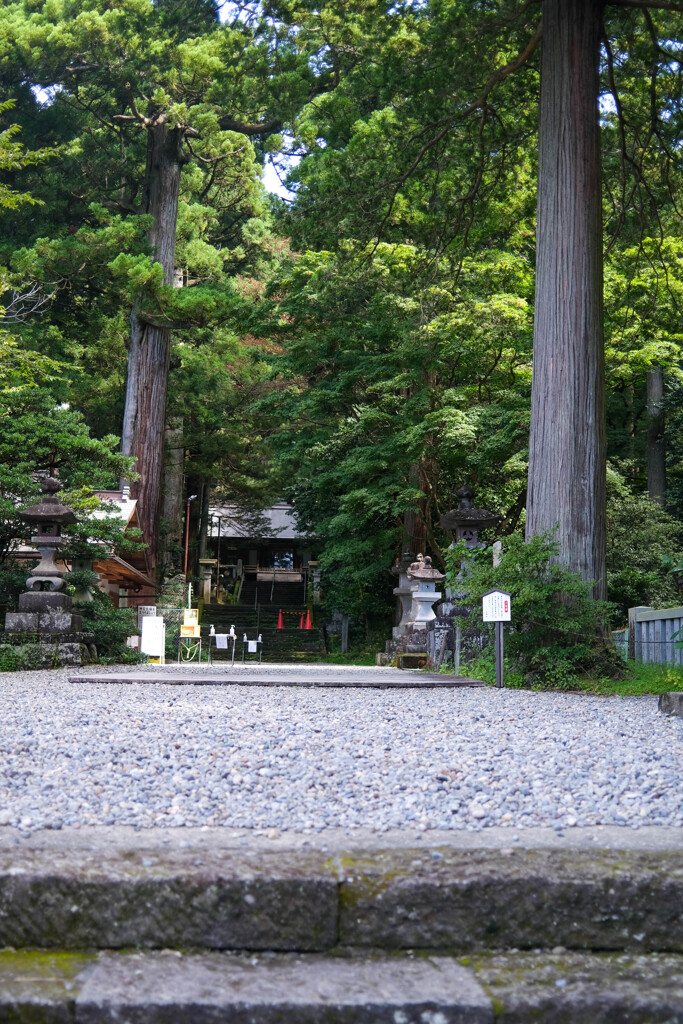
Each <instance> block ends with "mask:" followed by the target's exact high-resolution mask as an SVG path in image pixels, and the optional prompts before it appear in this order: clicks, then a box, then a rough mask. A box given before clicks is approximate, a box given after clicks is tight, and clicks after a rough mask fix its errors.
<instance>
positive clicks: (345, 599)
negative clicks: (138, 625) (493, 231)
mask: <svg viewBox="0 0 683 1024" xmlns="http://www.w3.org/2000/svg"><path fill="white" fill-rule="evenodd" d="M424 264H425V253H424V252H423V251H421V250H419V249H417V248H416V247H414V246H410V245H405V244H401V245H398V244H397V245H389V244H386V243H381V244H379V245H378V246H377V247H375V248H371V247H368V248H367V250H364V252H363V254H362V257H361V258H355V257H352V255H351V253H350V251H349V250H348V248H347V247H342V251H341V252H340V253H339V254H338V255H334V254H332V253H326V252H324V253H311V252H307V253H305V254H304V255H303V256H302V257H301V258H299V259H297V260H295V261H293V263H292V265H291V268H290V269H289V273H288V274H287V275H286V276H283V277H281V278H279V279H278V280H277V281H276V282H275V284H274V285H273V290H274V291H275V292H276V293H277V298H278V304H277V308H276V313H277V316H278V317H279V325H278V332H279V339H280V341H281V342H282V345H283V348H284V352H283V353H282V354H281V355H280V354H278V353H274V355H273V357H272V365H273V368H274V371H275V373H276V374H277V380H278V385H279V386H278V387H277V388H276V389H274V390H273V392H272V394H271V395H269V396H267V397H266V399H265V400H263V401H262V402H261V410H262V411H263V414H264V416H265V417H268V418H269V420H270V423H269V431H268V432H269V434H270V443H271V445H272V446H273V447H274V448H275V449H276V450H277V451H278V453H279V456H280V460H281V465H282V466H283V470H284V472H283V475H284V477H285V479H287V478H289V479H291V480H292V481H293V482H292V484H291V485H290V487H289V496H290V497H291V498H292V499H293V500H294V502H295V506H296V512H297V515H298V518H299V522H300V525H302V526H303V527H305V528H308V529H310V530H311V531H312V532H315V533H316V534H317V535H318V536H319V537H321V538H324V540H325V545H324V548H323V551H322V553H321V555H320V564H321V571H322V573H323V581H324V586H325V590H326V593H327V595H328V600H330V601H333V602H336V606H337V607H339V608H340V609H341V610H343V611H346V612H348V613H350V614H354V615H357V614H361V612H362V611H363V610H368V609H371V608H375V607H376V606H377V602H378V601H381V602H382V603H383V604H386V601H387V593H388V589H390V587H389V584H390V583H391V578H390V577H389V576H388V574H387V569H388V568H389V566H390V565H391V563H392V562H393V561H394V557H395V555H396V554H398V553H399V552H400V549H401V542H402V532H403V520H404V516H405V515H406V513H408V512H412V511H415V510H420V514H421V515H422V516H423V517H424V519H425V520H426V523H427V535H428V538H429V543H430V546H431V548H432V550H433V552H434V553H435V554H436V556H437V559H439V558H440V557H441V555H440V551H441V548H442V546H443V545H444V543H445V544H447V543H449V541H450V538H444V535H443V534H442V533H441V531H440V530H439V527H438V522H439V515H440V513H441V512H443V511H446V510H447V509H448V508H449V507H450V504H451V502H452V498H451V496H450V493H449V492H450V487H452V484H453V481H458V480H459V481H463V480H465V479H469V480H472V481H474V482H475V483H476V484H477V485H478V488H479V493H480V494H481V498H482V500H483V501H487V502H488V501H491V502H492V505H493V508H494V509H496V508H502V511H503V512H505V513H506V512H507V511H508V509H509V508H510V506H514V505H515V503H516V502H517V500H518V498H519V493H520V490H523V488H524V477H525V454H524V449H525V446H526V438H527V431H528V394H529V385H530V343H531V303H530V299H531V292H530V285H531V277H530V271H529V267H528V264H527V262H526V260H525V258H524V257H523V256H521V255H519V254H511V253H503V252H498V251H491V252H486V253H483V254H482V256H481V258H480V259H477V260H475V259H467V260H465V261H464V262H463V265H462V267H461V270H460V277H459V279H458V281H457V284H454V283H453V280H452V272H453V267H452V265H451V264H450V263H449V261H447V260H443V261H441V262H439V263H438V264H432V265H431V266H430V267H429V269H428V270H425V265H424ZM266 423H267V424H268V419H266ZM415 466H418V467H419V469H418V473H417V480H416V479H415V477H416V474H415V472H414V467H415Z"/></svg>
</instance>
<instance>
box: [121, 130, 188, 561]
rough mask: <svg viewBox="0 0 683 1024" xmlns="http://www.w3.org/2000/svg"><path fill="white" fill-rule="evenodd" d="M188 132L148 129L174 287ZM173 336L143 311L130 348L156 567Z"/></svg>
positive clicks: (142, 493) (152, 198)
mask: <svg viewBox="0 0 683 1024" xmlns="http://www.w3.org/2000/svg"><path fill="white" fill-rule="evenodd" d="M182 142H183V132H182V130H181V129H179V128H168V126H167V125H166V124H163V123H161V124H159V123H157V124H154V125H151V126H150V127H148V128H147V168H146V173H145V195H144V200H143V204H142V212H143V213H147V214H150V215H151V216H152V225H151V227H150V230H149V236H148V237H149V241H150V243H151V246H152V256H153V258H154V259H155V260H156V261H157V262H159V263H160V264H161V265H162V267H163V270H164V280H165V281H166V283H167V284H171V285H172V284H173V270H174V265H175V241H176V222H177V217H178V195H179V190H180V170H181V166H182V163H183V162H184V161H183V156H182ZM170 346H171V332H170V329H169V328H168V327H160V326H156V325H155V324H152V323H150V322H149V321H147V320H146V319H145V318H144V317H143V316H142V314H141V310H140V309H139V307H137V306H136V307H134V308H133V310H132V312H131V317H130V345H129V348H128V372H127V378H126V404H125V409H124V414H123V430H122V436H121V449H122V451H123V454H124V455H134V456H135V458H136V459H137V462H136V464H135V470H136V472H137V473H139V474H140V476H139V479H138V480H137V481H135V483H133V484H132V486H131V494H132V496H133V497H136V498H138V499H139V508H138V514H139V517H140V525H141V527H142V530H143V534H144V539H145V540H146V541H147V543H148V545H149V547H148V551H147V554H148V558H149V562H150V565H151V566H152V567H154V566H155V565H156V561H157V553H158V547H159V519H160V514H161V496H162V480H163V466H164V428H165V422H166V394H167V390H168V370H169V357H170Z"/></svg>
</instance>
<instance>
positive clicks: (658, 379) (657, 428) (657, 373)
mask: <svg viewBox="0 0 683 1024" xmlns="http://www.w3.org/2000/svg"><path fill="white" fill-rule="evenodd" d="M663 401H664V373H663V371H662V368H661V366H653V367H652V368H651V369H650V371H649V372H648V375H647V493H648V494H649V496H650V499H651V500H652V501H656V502H657V504H658V505H661V506H662V508H663V507H664V504H665V503H666V450H665V448H664V408H663Z"/></svg>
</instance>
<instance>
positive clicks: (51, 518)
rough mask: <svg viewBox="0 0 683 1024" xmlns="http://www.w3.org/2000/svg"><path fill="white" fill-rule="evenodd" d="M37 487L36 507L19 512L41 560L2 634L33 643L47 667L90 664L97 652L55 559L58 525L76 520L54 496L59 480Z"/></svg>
mask: <svg viewBox="0 0 683 1024" xmlns="http://www.w3.org/2000/svg"><path fill="white" fill-rule="evenodd" d="M40 486H41V490H42V492H43V497H42V499H41V501H40V504H38V505H33V506H32V507H31V508H27V509H25V510H24V511H23V512H20V513H19V516H20V518H21V519H23V520H24V522H26V523H29V525H30V526H32V527H33V528H34V529H35V535H34V536H33V537H31V542H32V543H33V544H35V546H36V547H37V549H38V554H39V556H40V562H39V564H38V565H37V566H36V567H35V569H33V570H32V571H31V575H30V576H29V578H28V580H27V581H26V590H25V592H24V593H23V594H21V595H20V597H19V610H18V611H16V612H7V614H6V616H5V636H6V638H7V639H12V640H13V642H14V643H31V644H36V645H37V646H38V650H39V657H40V660H41V661H42V663H43V664H44V665H45V666H46V667H52V666H55V667H57V666H60V665H82V664H88V663H89V662H90V661H91V660H92V656H93V653H95V654H96V652H95V651H94V648H93V647H92V643H93V637H92V634H90V633H84V632H83V619H82V616H80V615H77V614H74V612H73V611H72V599H71V597H70V596H69V595H68V594H67V593H66V584H65V581H64V570H63V569H62V568H60V567H59V565H58V564H57V560H56V556H57V552H58V550H59V548H60V547H61V545H62V543H63V541H62V535H61V534H62V526H66V525H69V524H71V523H75V522H76V521H77V520H76V516H75V515H74V513H73V511H72V509H70V508H67V506H66V505H62V504H61V503H60V501H59V498H58V497H57V492H58V491H60V490H61V486H62V485H61V483H60V481H59V480H58V479H57V477H54V476H48V477H44V478H43V479H42V480H41V485H40ZM89 648H90V649H89Z"/></svg>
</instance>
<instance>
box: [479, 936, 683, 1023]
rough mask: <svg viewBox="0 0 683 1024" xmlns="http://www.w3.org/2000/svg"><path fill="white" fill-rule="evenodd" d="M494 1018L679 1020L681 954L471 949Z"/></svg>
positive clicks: (682, 989)
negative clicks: (481, 953) (478, 952)
mask: <svg viewBox="0 0 683 1024" xmlns="http://www.w3.org/2000/svg"><path fill="white" fill-rule="evenodd" d="M471 964H472V967H473V968H474V971H475V975H476V978H477V980H478V981H479V982H480V984H481V985H482V987H483V988H484V990H485V991H486V993H487V994H488V995H489V996H490V997H491V1000H492V1002H493V1005H494V1007H495V1010H496V1022H497V1024H529V1022H530V1021H541V1022H543V1024H579V1022H580V1024H622V1022H623V1024H682V1022H683V957H680V956H678V957H676V956H670V955H662V954H659V955H656V956H629V955H624V954H612V955H605V954H602V955H599V956H595V955H590V954H580V953H565V952H561V951H558V952H556V953H551V952H548V951H545V952H543V953H537V954H535V955H534V954H522V953H518V954H512V955H510V954H507V955H505V956H492V957H487V958H484V957H474V958H472V960H471Z"/></svg>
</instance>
